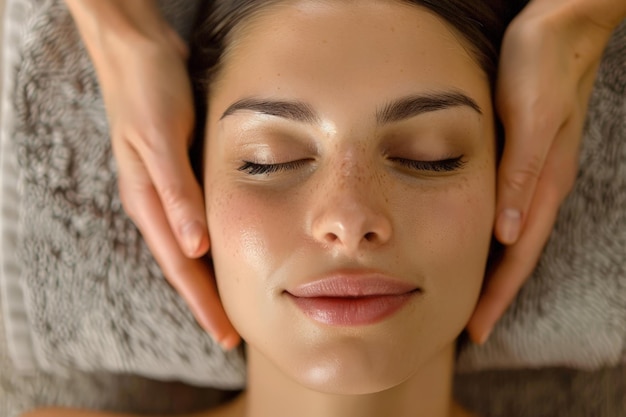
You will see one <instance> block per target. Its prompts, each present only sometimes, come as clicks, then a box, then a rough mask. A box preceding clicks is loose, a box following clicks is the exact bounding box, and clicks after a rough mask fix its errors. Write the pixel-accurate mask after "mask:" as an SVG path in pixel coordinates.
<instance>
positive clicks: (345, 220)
mask: <svg viewBox="0 0 626 417" xmlns="http://www.w3.org/2000/svg"><path fill="white" fill-rule="evenodd" d="M359 182H364V183H362V184H358V183H359ZM374 185H378V187H375V186H374ZM325 188H326V189H325V192H324V193H323V195H320V196H319V197H317V196H316V197H314V198H316V199H318V203H319V204H318V205H317V210H316V213H315V214H314V218H313V221H312V226H311V229H312V230H311V232H312V235H313V238H314V239H315V240H316V241H317V242H319V243H322V244H323V245H324V246H327V247H331V248H333V249H336V250H339V251H342V252H344V254H346V255H355V254H356V253H358V252H359V251H362V250H371V249H374V248H376V247H379V246H382V245H384V244H385V243H387V242H388V241H389V240H390V239H391V236H392V222H391V219H390V217H389V215H388V214H387V210H385V209H386V207H385V205H384V204H383V202H384V201H385V198H384V196H383V195H381V192H382V190H381V187H380V184H375V183H374V184H373V183H372V181H362V179H361V181H359V179H358V178H357V179H355V178H350V177H344V178H343V180H342V181H341V184H338V185H336V186H335V187H333V186H331V187H325Z"/></svg>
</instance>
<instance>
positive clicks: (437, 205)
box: [427, 184, 495, 267]
mask: <svg viewBox="0 0 626 417" xmlns="http://www.w3.org/2000/svg"><path fill="white" fill-rule="evenodd" d="M493 198H494V197H493V193H488V192H484V188H482V187H472V186H469V184H466V185H464V186H460V187H458V188H456V187H455V188H454V189H451V190H448V191H447V192H445V193H442V194H440V195H438V196H433V199H432V206H431V208H430V209H429V211H428V212H429V213H430V220H429V221H428V222H427V223H428V224H430V227H432V228H434V230H433V231H432V233H431V234H430V236H432V241H431V242H429V243H430V245H431V250H432V251H433V256H435V257H442V260H443V261H444V262H447V261H451V263H450V264H449V265H450V266H452V265H455V264H458V265H461V266H462V265H464V264H465V265H470V264H471V265H474V264H476V265H477V266H478V267H480V266H481V265H482V264H483V259H482V258H485V257H486V250H487V248H488V245H489V242H490V240H491V230H492V224H493V211H494V204H495V203H494V201H493ZM485 259H486V258H485Z"/></svg>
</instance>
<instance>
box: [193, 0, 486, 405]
mask: <svg viewBox="0 0 626 417" xmlns="http://www.w3.org/2000/svg"><path fill="white" fill-rule="evenodd" d="M465 46H466V45H464V44H463V41H462V40H461V36H460V35H458V34H457V33H456V32H454V31H453V30H452V29H451V28H450V27H449V26H448V25H447V24H446V23H444V22H443V21H442V20H441V19H440V18H438V17H436V16H435V15H433V14H431V13H430V12H428V11H426V9H422V8H419V7H416V6H411V5H406V4H402V3H400V2H396V1H380V0H376V1H373V0H372V1H360V2H358V5H357V4H356V3H355V2H336V1H328V2H326V1H318V2H310V1H289V2H279V3H278V5H274V6H268V7H266V8H264V9H263V11H262V13H259V14H257V15H256V16H254V17H253V18H252V19H251V20H250V21H248V22H245V23H244V24H243V25H242V27H241V28H239V30H238V31H237V32H236V34H235V36H234V39H233V43H232V44H231V50H230V51H229V53H228V54H227V55H226V58H225V60H224V62H223V64H224V65H223V67H222V69H221V71H220V73H219V74H218V77H217V79H216V82H215V83H214V85H213V86H212V90H211V95H210V98H209V109H210V110H209V115H208V127H207V138H208V139H207V145H206V154H205V174H204V175H205V188H206V201H207V216H208V221H209V229H210V234H211V248H212V256H213V261H214V265H215V272H216V276H217V281H218V286H219V291H220V295H221V297H222V301H223V303H224V307H225V309H226V311H227V313H228V315H229V317H230V319H231V320H232V322H233V323H234V325H235V327H236V328H237V329H238V330H239V332H240V333H241V335H242V336H243V338H244V339H245V340H246V341H247V342H248V343H249V345H250V346H251V348H253V349H256V350H257V351H259V352H260V353H261V354H262V355H264V356H265V357H266V358H267V359H268V360H269V361H271V362H273V363H274V364H275V365H276V366H277V367H278V368H280V369H281V370H282V371H283V372H284V373H285V374H286V375H288V376H289V377H291V378H293V379H294V380H296V381H298V382H300V383H302V384H304V385H306V386H308V387H311V388H313V389H317V390H321V391H326V392H336V393H342V392H347V391H349V392H353V393H356V392H358V393H365V392H374V391H379V390H382V389H386V388H389V387H391V386H394V385H396V384H399V383H400V382H402V381H404V380H406V379H407V378H409V377H410V376H411V375H412V374H414V373H415V372H417V371H419V369H420V367H422V366H424V365H425V364H426V363H427V362H429V361H431V360H433V359H434V358H436V357H437V356H438V355H441V353H442V352H443V351H445V350H446V349H448V352H449V349H450V346H451V345H452V344H453V343H454V342H455V339H456V337H457V336H458V334H459V333H460V332H461V331H462V329H463V328H464V326H465V324H466V322H467V321H468V319H469V316H470V314H471V312H472V310H473V308H474V305H475V302H476V300H477V297H478V294H479V291H480V287H481V283H482V278H483V273H484V268H485V262H486V258H487V253H488V249H489V243H490V238H491V229H492V221H493V216H494V189H495V185H494V178H495V159H494V158H495V150H494V148H495V138H494V119H493V114H492V103H491V98H490V91H489V84H488V80H487V78H486V75H485V74H484V73H483V71H482V70H481V69H480V68H479V66H478V65H477V64H476V63H475V61H474V60H473V59H472V57H471V55H470V52H468V50H469V48H467V47H465ZM348 387H349V388H348Z"/></svg>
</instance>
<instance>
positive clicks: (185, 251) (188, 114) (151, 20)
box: [66, 0, 239, 348]
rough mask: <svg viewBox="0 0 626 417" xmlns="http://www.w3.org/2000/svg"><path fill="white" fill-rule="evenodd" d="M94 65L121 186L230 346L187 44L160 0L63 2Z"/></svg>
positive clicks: (174, 277) (138, 219)
mask: <svg viewBox="0 0 626 417" xmlns="http://www.w3.org/2000/svg"><path fill="white" fill-rule="evenodd" d="M66 3H67V4H68V6H69V8H70V10H71V12H72V15H73V16H74V19H75V21H76V23H77V26H78V28H79V30H80V32H81V35H82V37H83V39H84V41H85V44H86V46H87V49H88V50H89V53H90V55H91V58H92V60H93V62H94V65H95V67H96V71H97V74H98V78H99V81H100V86H101V90H102V94H103V96H104V102H105V105H106V108H107V114H108V118H109V125H110V131H111V140H112V146H113V152H114V154H115V158H116V160H117V165H118V172H119V179H118V180H119V191H120V196H121V199H122V202H123V205H124V208H125V210H126V212H127V213H128V215H129V216H130V217H131V218H132V219H133V221H134V222H135V224H136V225H137V226H138V228H139V229H140V230H141V233H142V234H143V236H144V237H145V239H146V242H147V243H148V246H149V247H150V250H151V251H152V253H153V254H154V256H155V258H156V259H157V261H158V262H159V265H160V266H161V268H162V269H163V271H164V273H165V275H166V276H167V278H168V280H169V282H170V283H171V284H172V285H173V286H174V287H175V288H176V290H177V291H178V292H179V293H180V294H181V295H182V296H183V298H184V299H185V300H186V301H187V303H188V304H189V306H190V307H191V309H192V311H193V313H194V314H195V317H196V318H197V320H198V321H199V323H200V324H201V325H202V326H203V327H204V328H205V329H206V330H207V331H208V332H209V333H210V334H211V335H212V336H213V337H214V338H215V339H216V340H217V341H218V342H220V344H221V345H222V346H224V347H226V348H232V347H234V346H235V345H237V344H238V342H239V337H238V335H237V333H236V332H235V330H234V328H233V327H232V325H231V324H230V322H229V320H228V318H227V317H226V314H225V313H224V310H223V308H222V305H221V303H220V300H219V297H218V295H217V290H216V288H215V286H214V284H213V279H212V276H211V273H210V270H209V268H208V267H207V265H206V264H205V263H204V262H202V260H200V259H193V258H198V257H200V256H202V255H204V254H205V253H206V252H207V250H208V248H209V237H208V232H207V225H206V220H205V212H204V204H203V198H202V192H201V190H200V187H199V185H198V183H197V181H196V179H195V177H194V175H193V172H192V169H191V165H190V162H189V158H188V154H187V151H188V145H189V141H190V138H191V135H192V130H193V127H194V109H193V100H192V93H191V86H190V81H189V78H188V75H187V69H186V58H187V54H188V52H187V47H186V45H185V43H184V42H183V41H182V40H181V39H180V38H179V36H178V34H176V32H174V30H173V29H172V28H171V27H170V26H169V25H168V24H167V22H165V20H164V19H163V17H162V16H161V15H160V13H159V10H158V9H157V6H156V4H155V2H154V0H132V1H128V0H106V1H102V0H66Z"/></svg>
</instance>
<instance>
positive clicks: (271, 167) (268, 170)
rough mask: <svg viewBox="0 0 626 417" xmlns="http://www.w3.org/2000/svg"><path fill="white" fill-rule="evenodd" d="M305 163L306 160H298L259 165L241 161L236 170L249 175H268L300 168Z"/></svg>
mask: <svg viewBox="0 0 626 417" xmlns="http://www.w3.org/2000/svg"><path fill="white" fill-rule="evenodd" d="M307 161H308V159H299V160H297V161H289V162H282V163H280V164H259V163H256V162H250V161H243V162H244V163H243V165H242V166H240V167H239V168H238V169H237V170H238V171H242V172H245V173H246V174H249V175H263V174H265V175H269V174H273V173H277V172H283V171H291V170H295V169H298V168H301V167H302V166H303V165H304V164H305V163H306V162H307Z"/></svg>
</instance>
